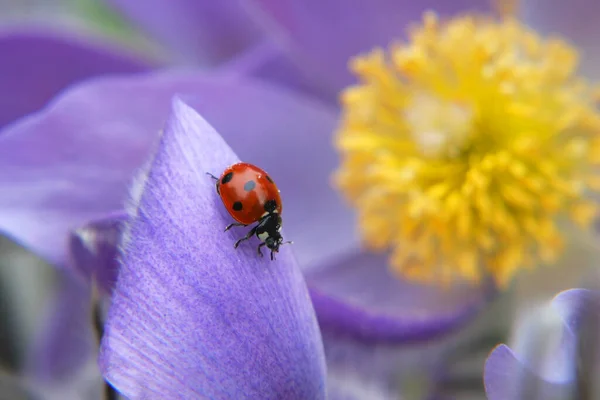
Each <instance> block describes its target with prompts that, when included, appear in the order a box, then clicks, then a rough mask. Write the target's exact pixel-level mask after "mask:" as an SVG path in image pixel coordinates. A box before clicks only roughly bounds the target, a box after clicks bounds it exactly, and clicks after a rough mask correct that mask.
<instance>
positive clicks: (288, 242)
mask: <svg viewBox="0 0 600 400" xmlns="http://www.w3.org/2000/svg"><path fill="white" fill-rule="evenodd" d="M284 244H294V242H292V241H291V240H288V241H287V242H283V243H281V244H279V245H280V246H283V245H284Z"/></svg>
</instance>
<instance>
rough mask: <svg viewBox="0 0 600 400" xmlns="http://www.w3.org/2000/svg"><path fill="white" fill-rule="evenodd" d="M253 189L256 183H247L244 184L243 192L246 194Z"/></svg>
mask: <svg viewBox="0 0 600 400" xmlns="http://www.w3.org/2000/svg"><path fill="white" fill-rule="evenodd" d="M255 187H256V182H254V181H248V182H246V183H244V190H245V191H246V192H250V191H252V190H253V189H254V188H255Z"/></svg>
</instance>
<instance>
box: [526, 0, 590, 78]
mask: <svg viewBox="0 0 600 400" xmlns="http://www.w3.org/2000/svg"><path fill="white" fill-rule="evenodd" d="M521 9H522V19H523V21H524V22H525V23H527V24H528V25H529V26H531V27H532V28H534V29H536V30H537V31H539V32H541V33H543V34H552V35H557V34H558V35H561V36H563V37H564V38H565V39H567V40H569V41H571V42H572V43H573V44H575V45H576V46H577V47H579V49H580V50H581V62H582V69H581V70H582V72H583V73H584V74H586V75H587V76H588V77H590V78H592V79H600V45H599V44H598V36H599V35H600V25H598V23H597V21H598V19H599V18H600V2H598V1H597V0H574V1H568V2H567V1H563V0H526V1H523V2H522V6H521Z"/></svg>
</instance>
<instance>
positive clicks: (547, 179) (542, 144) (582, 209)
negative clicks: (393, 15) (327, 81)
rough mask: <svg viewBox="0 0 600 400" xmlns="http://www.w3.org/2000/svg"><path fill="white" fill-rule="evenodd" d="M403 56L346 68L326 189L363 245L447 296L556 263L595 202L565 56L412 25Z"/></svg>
mask: <svg viewBox="0 0 600 400" xmlns="http://www.w3.org/2000/svg"><path fill="white" fill-rule="evenodd" d="M410 37H411V40H410V41H409V43H407V44H401V45H397V46H393V47H392V48H391V49H390V51H389V52H387V53H386V52H384V51H383V50H380V49H377V50H374V51H373V52H371V53H370V54H369V55H366V56H361V57H357V58H356V59H354V60H353V61H352V63H351V66H352V69H353V71H354V72H355V73H356V74H357V76H358V78H359V81H360V83H359V84H357V85H356V86H353V87H350V88H348V89H346V90H345V91H344V93H343V95H342V103H343V119H342V123H341V126H340V128H339V132H338V135H337V137H336V144H337V147H338V148H339V150H340V152H341V154H342V164H341V166H340V168H339V171H338V173H337V175H336V182H337V184H338V186H339V187H340V188H341V190H342V192H343V193H344V194H345V195H346V197H347V198H348V199H349V200H350V201H351V203H352V204H353V205H355V206H356V208H357V209H358V213H359V223H360V226H361V232H362V234H363V237H364V240H365V242H366V243H367V245H369V247H371V248H372V249H375V250H387V249H391V256H390V259H391V266H392V268H393V269H394V270H396V271H398V272H400V273H402V274H403V275H404V276H405V277H408V278H411V279H415V280H420V281H425V282H435V283H442V284H448V283H450V282H452V281H454V280H456V279H457V278H459V279H460V278H462V279H465V280H469V281H473V282H478V281H480V280H481V279H482V278H483V277H484V276H485V275H491V276H493V277H494V278H495V280H496V282H497V283H498V284H499V285H501V286H502V285H506V284H508V283H509V282H510V281H511V279H512V277H513V276H514V275H515V273H516V272H518V270H519V268H521V267H529V266H535V265H538V264H548V263H552V262H554V261H555V260H556V258H557V257H558V256H559V255H560V254H561V252H562V248H563V244H564V242H565V239H566V238H565V237H564V235H563V234H562V233H561V232H562V229H563V226H566V225H565V224H569V225H573V226H576V227H578V228H585V227H587V226H588V225H589V224H590V223H591V222H592V220H593V218H594V217H595V214H596V212H597V211H598V206H597V204H596V202H594V201H593V200H592V199H591V197H590V195H591V193H592V192H595V191H597V190H599V189H600V180H599V179H598V178H597V177H596V168H597V167H598V165H599V164H600V135H598V133H599V132H600V115H599V113H598V112H597V110H596V95H597V93H598V91H597V90H596V89H595V88H593V87H592V86H591V85H589V84H588V83H587V82H585V81H584V80H582V79H580V78H579V77H577V76H576V75H575V68H576V66H577V53H576V51H575V50H574V49H572V48H571V47H569V45H567V44H566V43H563V42H561V41H559V40H552V39H548V40H543V39H542V38H540V37H538V36H537V35H536V34H535V33H534V32H532V31H530V30H528V29H527V28H525V27H524V26H522V25H520V24H519V23H518V22H517V21H516V20H514V19H511V18H505V19H503V20H500V21H496V20H492V19H483V18H478V17H474V16H464V17H460V18H456V19H453V20H449V21H447V22H445V23H440V22H439V21H438V19H437V18H436V16H435V15H434V14H433V13H426V14H425V16H424V21H423V24H422V25H420V26H418V27H415V28H414V29H412V30H411V32H410Z"/></svg>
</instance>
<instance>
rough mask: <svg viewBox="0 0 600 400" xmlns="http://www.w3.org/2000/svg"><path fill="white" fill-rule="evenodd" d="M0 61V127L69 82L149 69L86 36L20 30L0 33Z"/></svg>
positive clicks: (32, 108)
mask: <svg viewBox="0 0 600 400" xmlns="http://www.w3.org/2000/svg"><path fill="white" fill-rule="evenodd" d="M0 59H1V60H2V62H0V128H2V127H3V126H4V125H6V124H8V123H9V122H12V121H13V120H15V119H17V118H19V117H22V116H24V115H27V114H29V113H31V112H33V111H36V110H37V109H39V108H41V107H42V106H43V105H44V104H46V102H47V101H48V100H50V99H51V98H52V97H53V96H54V95H55V94H56V93H58V92H59V91H60V90H62V89H63V88H65V87H66V86H68V85H70V84H72V83H74V82H77V81H79V80H83V79H86V78H90V77H94V76H98V75H106V74H115V73H131V72H140V71H143V70H147V69H148V68H149V65H147V64H146V63H144V62H143V61H142V60H136V59H135V58H134V57H133V56H132V55H127V54H125V53H124V52H123V51H122V50H118V49H115V48H110V47H107V46H105V45H100V44H98V43H94V42H93V41H92V40H91V39H88V40H87V41H86V40H81V39H77V40H75V39H74V38H72V37H70V36H69V35H67V34H64V33H58V32H49V31H48V32H45V31H39V30H37V31H36V30H25V29H21V30H16V31H3V32H0Z"/></svg>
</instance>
